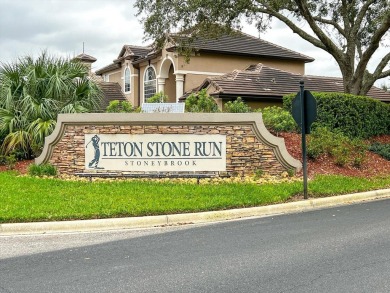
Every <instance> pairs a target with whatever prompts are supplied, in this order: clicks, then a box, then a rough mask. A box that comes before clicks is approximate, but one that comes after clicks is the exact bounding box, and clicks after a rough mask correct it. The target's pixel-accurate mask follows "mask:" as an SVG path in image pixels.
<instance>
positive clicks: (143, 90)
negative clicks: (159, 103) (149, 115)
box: [142, 65, 157, 103]
mask: <svg viewBox="0 0 390 293" xmlns="http://www.w3.org/2000/svg"><path fill="white" fill-rule="evenodd" d="M150 67H151V68H153V70H154V75H155V77H156V79H155V83H156V85H155V86H156V94H157V70H156V67H154V66H153V65H148V66H146V68H145V71H144V74H143V80H142V92H143V101H144V103H146V99H145V77H146V72H147V71H148V69H149V68H150Z"/></svg>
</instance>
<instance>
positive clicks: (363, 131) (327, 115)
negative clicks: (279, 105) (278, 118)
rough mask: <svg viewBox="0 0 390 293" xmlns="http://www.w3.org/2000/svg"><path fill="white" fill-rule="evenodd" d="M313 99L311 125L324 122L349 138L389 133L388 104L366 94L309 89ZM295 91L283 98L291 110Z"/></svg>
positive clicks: (389, 116)
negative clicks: (358, 94) (312, 120)
mask: <svg viewBox="0 0 390 293" xmlns="http://www.w3.org/2000/svg"><path fill="white" fill-rule="evenodd" d="M313 96H314V97H315V99H316V100H317V113H318V115H317V121H316V123H314V124H313V129H315V127H318V126H320V127H321V126H322V127H323V126H325V127H327V128H329V129H330V130H332V131H333V130H337V131H341V132H342V133H344V134H345V135H347V136H348V137H350V138H354V137H359V138H368V137H371V136H376V135H381V134H389V133H390V105H387V104H385V103H382V102H380V101H377V100H374V99H372V98H369V97H362V96H355V95H351V94H343V93H316V92H314V93H313ZM294 98H295V95H288V96H285V97H284V98H283V106H284V108H285V109H286V110H288V111H290V112H291V106H292V100H293V99H294Z"/></svg>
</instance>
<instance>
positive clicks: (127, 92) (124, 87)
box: [123, 66, 131, 94]
mask: <svg viewBox="0 0 390 293" xmlns="http://www.w3.org/2000/svg"><path fill="white" fill-rule="evenodd" d="M127 70H129V84H130V90H129V91H126V71H127ZM123 92H124V93H125V94H129V93H131V70H130V67H129V66H126V67H125V70H124V72H123Z"/></svg>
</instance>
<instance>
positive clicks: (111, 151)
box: [85, 134, 226, 172]
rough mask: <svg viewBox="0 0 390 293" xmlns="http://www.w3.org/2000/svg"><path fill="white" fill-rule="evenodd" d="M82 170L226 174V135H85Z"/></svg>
mask: <svg viewBox="0 0 390 293" xmlns="http://www.w3.org/2000/svg"><path fill="white" fill-rule="evenodd" d="M85 169H86V170H99V169H101V170H112V171H129V172H130V171H132V172H135V171H136V172H182V171H185V172H196V171H198V172H199V171H226V136H225V135H220V134H205V135H195V134H133V135H131V134H85Z"/></svg>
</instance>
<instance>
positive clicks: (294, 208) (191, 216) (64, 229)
mask: <svg viewBox="0 0 390 293" xmlns="http://www.w3.org/2000/svg"><path fill="white" fill-rule="evenodd" d="M385 198H390V189H382V190H375V191H367V192H361V193H354V194H346V195H339V196H332V197H325V198H316V199H309V200H302V201H297V202H289V203H282V204H275V205H269V206H261V207H253V208H242V209H232V210H224V211H213V212H200V213H188V214H173V215H161V216H145V217H130V218H113V219H98V220H77V221H57V222H32V223H10V224H0V236H6V235H24V234H45V233H70V232H91V231H109V230H120V229H135V228H150V227H158V226H173V225H185V224H200V223H209V222H217V221H226V220H234V219H241V218H249V217H265V216H271V215H278V214H288V213H298V212H304V211H310V210H316V209H321V208H327V207H334V206H340V205H347V204H353V203H359V202H364V201H372V200H378V199H385Z"/></svg>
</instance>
